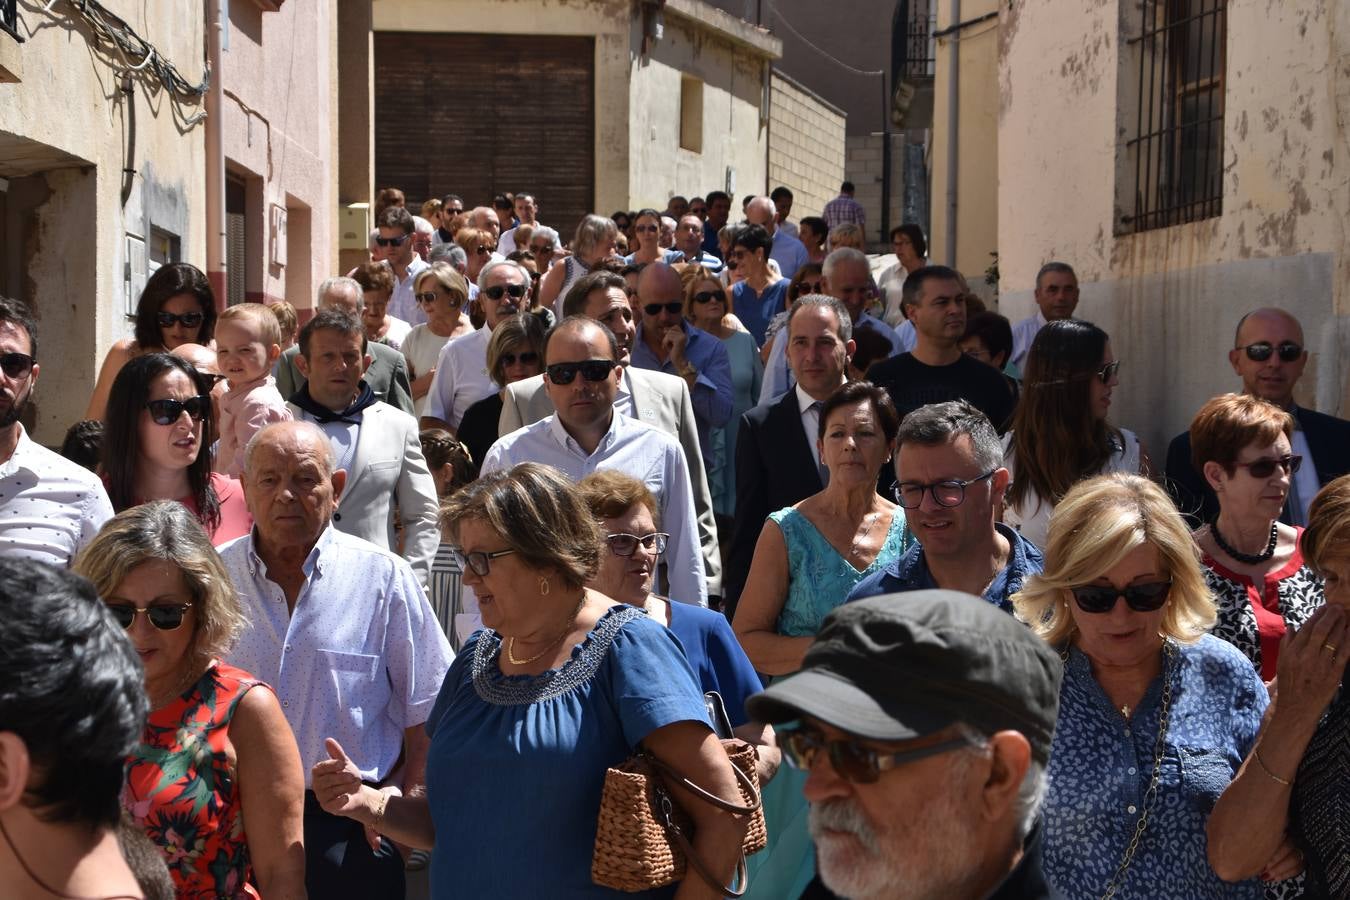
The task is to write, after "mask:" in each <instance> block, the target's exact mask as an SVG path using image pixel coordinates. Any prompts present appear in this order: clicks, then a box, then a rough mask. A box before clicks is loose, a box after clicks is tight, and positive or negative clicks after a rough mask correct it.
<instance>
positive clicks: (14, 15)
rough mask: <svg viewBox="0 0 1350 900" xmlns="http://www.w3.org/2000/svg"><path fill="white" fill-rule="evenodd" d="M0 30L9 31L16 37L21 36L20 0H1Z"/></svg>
mask: <svg viewBox="0 0 1350 900" xmlns="http://www.w3.org/2000/svg"><path fill="white" fill-rule="evenodd" d="M0 31H7V32H9V33H10V35H12V36H13V37H15V38H18V39H19V40H23V38H20V37H19V6H18V0H0Z"/></svg>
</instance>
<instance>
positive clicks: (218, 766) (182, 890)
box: [122, 663, 262, 900]
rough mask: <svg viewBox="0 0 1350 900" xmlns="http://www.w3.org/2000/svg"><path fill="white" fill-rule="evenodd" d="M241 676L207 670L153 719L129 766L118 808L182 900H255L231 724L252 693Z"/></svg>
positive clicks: (252, 682)
mask: <svg viewBox="0 0 1350 900" xmlns="http://www.w3.org/2000/svg"><path fill="white" fill-rule="evenodd" d="M259 684H262V682H260V681H258V680H256V679H255V678H253V676H251V675H249V674H248V673H247V672H245V671H243V670H242V669H236V668H234V667H233V666H227V665H224V664H223V663H212V665H211V666H210V667H209V668H208V669H207V670H206V673H205V674H204V675H203V676H202V677H201V679H199V680H198V681H197V683H196V684H194V685H193V686H192V687H191V688H189V689H188V690H187V691H186V692H184V693H183V694H182V695H181V696H180V697H179V698H178V699H177V700H175V701H174V702H173V703H170V704H169V705H168V706H165V707H163V708H162V709H157V710H154V711H152V712H151V713H150V717H149V721H147V722H146V725H145V732H144V734H143V735H142V736H141V743H140V745H139V746H138V747H137V748H136V749H135V750H134V751H133V752H132V754H131V756H130V757H129V758H128V759H127V768H126V783H125V785H124V786H123V789H122V806H123V808H124V809H126V810H127V812H128V813H129V814H130V815H131V817H132V818H133V819H134V820H135V821H136V824H137V825H139V826H140V827H141V829H142V830H144V831H145V833H146V834H147V835H148V836H149V837H150V839H151V840H152V841H154V842H155V844H156V845H157V846H158V847H159V849H160V852H162V853H163V854H164V861H165V862H166V863H167V864H168V866H169V874H170V875H171V876H172V877H173V882H174V888H175V889H176V891H177V894H178V896H179V897H180V898H200V900H205V898H217V897H228V898H239V897H256V896H257V893H256V891H255V890H254V888H253V887H252V886H251V885H250V882H251V881H252V879H253V870H252V867H251V865H250V863H249V856H248V841H247V839H246V838H245V836H244V820H243V811H242V809H241V807H240V805H239V785H238V782H237V781H236V777H235V776H236V771H235V764H234V760H233V759H231V758H230V755H229V753H228V750H227V747H228V743H229V730H230V720H231V719H232V718H233V717H234V711H235V709H236V708H237V707H238V706H239V701H240V700H241V699H243V696H244V694H246V693H247V692H248V691H249V689H250V688H252V687H254V686H256V685H259Z"/></svg>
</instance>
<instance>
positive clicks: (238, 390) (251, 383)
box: [221, 371, 276, 399]
mask: <svg viewBox="0 0 1350 900" xmlns="http://www.w3.org/2000/svg"><path fill="white" fill-rule="evenodd" d="M269 381H270V382H272V383H273V384H276V381H275V379H273V378H272V373H271V371H265V372H263V373H262V374H261V375H259V376H258V377H257V378H250V379H249V380H248V381H241V382H239V384H237V385H233V384H232V385H229V387H228V388H227V389H226V391H225V396H224V397H222V398H221V399H227V398H229V397H230V396H231V395H233V396H235V397H238V396H240V395H242V394H247V393H248V392H249V391H251V390H253V389H254V388H257V387H262V386H263V385H265V384H267V383H268V382H269Z"/></svg>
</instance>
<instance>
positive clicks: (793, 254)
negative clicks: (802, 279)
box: [769, 228, 811, 281]
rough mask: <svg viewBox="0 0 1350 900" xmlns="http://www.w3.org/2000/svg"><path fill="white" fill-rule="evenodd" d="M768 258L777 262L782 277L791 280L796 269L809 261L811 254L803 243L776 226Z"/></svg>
mask: <svg viewBox="0 0 1350 900" xmlns="http://www.w3.org/2000/svg"><path fill="white" fill-rule="evenodd" d="M769 259H771V260H773V261H774V262H776V263H778V268H779V269H780V270H782V272H783V277H784V278H786V279H788V280H789V281H791V280H792V276H793V275H796V274H797V270H798V269H800V268H801V267H802V266H804V265H806V264H807V263H809V262H810V261H811V254H810V253H808V252H807V250H806V245H805V244H803V243H802V242H801V241H799V240H797V239H796V238H795V237H793V236H792V235H790V234H788V233H787V232H786V231H784V230H783V229H782V228H777V229H775V230H774V233H773V247H771V248H770V249H769Z"/></svg>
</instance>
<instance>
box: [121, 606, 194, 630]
mask: <svg viewBox="0 0 1350 900" xmlns="http://www.w3.org/2000/svg"><path fill="white" fill-rule="evenodd" d="M191 608H192V604H191V603H175V604H173V605H172V606H147V607H145V608H144V609H142V608H141V607H139V606H132V605H131V604H129V603H109V604H108V612H110V613H112V616H113V618H114V619H116V620H117V624H118V625H120V626H121V627H122V628H123V629H126V630H130V629H131V626H132V625H133V624H134V623H135V621H136V616H137V614H138V613H145V617H146V619H148V620H149V621H150V624H151V625H153V626H155V627H156V628H158V629H159V630H160V631H173V630H175V629H177V628H178V627H179V626H181V625H182V624H183V617H184V616H186V615H187V611H188V610H189V609H191Z"/></svg>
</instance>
